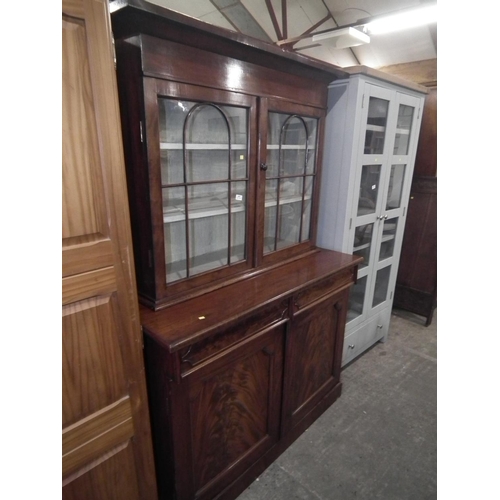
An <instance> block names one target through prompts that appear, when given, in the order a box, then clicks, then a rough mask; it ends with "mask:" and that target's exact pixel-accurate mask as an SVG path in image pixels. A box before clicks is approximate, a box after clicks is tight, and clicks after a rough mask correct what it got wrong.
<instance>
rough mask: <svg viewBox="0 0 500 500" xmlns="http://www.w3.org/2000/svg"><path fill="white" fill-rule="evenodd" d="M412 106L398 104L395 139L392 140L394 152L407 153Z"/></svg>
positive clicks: (411, 121) (398, 153)
mask: <svg viewBox="0 0 500 500" xmlns="http://www.w3.org/2000/svg"><path fill="white" fill-rule="evenodd" d="M414 111H415V108H414V107H413V106H406V105H405V104H400V105H399V113H398V124H397V127H396V139H395V141H394V154H395V155H407V154H408V148H409V146H410V134H411V124H412V123H413V113H414Z"/></svg>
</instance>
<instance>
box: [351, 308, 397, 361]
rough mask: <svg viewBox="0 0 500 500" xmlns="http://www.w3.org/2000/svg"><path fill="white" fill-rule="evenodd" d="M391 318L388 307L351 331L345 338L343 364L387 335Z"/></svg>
mask: <svg viewBox="0 0 500 500" xmlns="http://www.w3.org/2000/svg"><path fill="white" fill-rule="evenodd" d="M390 318H391V308H390V307H387V308H386V309H384V310H383V311H381V312H379V313H378V314H377V315H376V316H374V317H373V318H370V320H369V321H367V322H365V323H363V324H362V325H360V326H359V328H357V329H356V330H354V331H353V332H351V333H350V334H349V335H348V336H347V337H346V338H345V339H344V349H343V352H342V366H343V365H345V364H347V363H349V361H352V360H353V359H354V358H355V357H356V356H359V355H360V354H361V353H362V352H364V351H366V349H368V348H369V347H371V346H372V345H373V344H375V343H376V342H378V341H379V340H380V339H382V338H383V337H385V336H386V335H387V332H388V330H389V323H390Z"/></svg>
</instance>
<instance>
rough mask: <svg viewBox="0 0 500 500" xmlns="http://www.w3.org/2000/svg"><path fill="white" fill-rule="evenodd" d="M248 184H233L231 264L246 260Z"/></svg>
mask: <svg viewBox="0 0 500 500" xmlns="http://www.w3.org/2000/svg"><path fill="white" fill-rule="evenodd" d="M246 190H247V183H246V182H232V183H231V263H233V262H239V261H241V260H245V258H246V255H245V247H246V245H245V242H246V223H247V198H246Z"/></svg>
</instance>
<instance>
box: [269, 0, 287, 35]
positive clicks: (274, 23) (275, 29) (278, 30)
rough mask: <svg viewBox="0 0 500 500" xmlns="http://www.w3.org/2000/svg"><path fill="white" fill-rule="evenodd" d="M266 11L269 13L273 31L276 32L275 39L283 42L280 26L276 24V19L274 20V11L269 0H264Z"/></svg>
mask: <svg viewBox="0 0 500 500" xmlns="http://www.w3.org/2000/svg"><path fill="white" fill-rule="evenodd" d="M266 6H267V11H268V12H269V17H270V18H271V21H272V23H273V26H274V31H275V32H276V38H277V39H278V41H280V40H283V38H284V37H283V35H282V34H281V30H280V25H279V23H278V19H277V18H276V12H275V10H274V7H273V4H272V3H271V0H266Z"/></svg>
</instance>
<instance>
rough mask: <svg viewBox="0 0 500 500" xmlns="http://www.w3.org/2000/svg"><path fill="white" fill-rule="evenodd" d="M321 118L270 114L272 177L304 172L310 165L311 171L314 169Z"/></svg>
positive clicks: (268, 162)
mask: <svg viewBox="0 0 500 500" xmlns="http://www.w3.org/2000/svg"><path fill="white" fill-rule="evenodd" d="M317 121H318V120H317V119H316V118H308V117H299V116H297V115H288V114H283V113H272V112H271V113H269V123H268V138H267V149H268V155H267V167H268V170H267V177H268V178H270V177H277V176H278V175H301V174H304V171H305V169H306V168H307V171H308V172H309V173H312V172H314V165H315V156H316V154H315V147H316V129H317ZM280 153H281V156H280ZM306 161H307V165H306Z"/></svg>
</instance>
